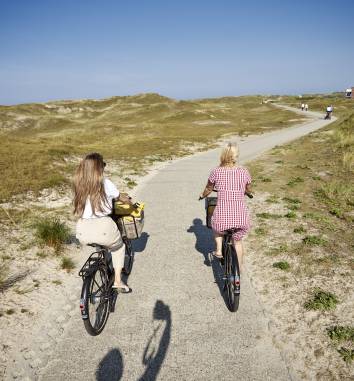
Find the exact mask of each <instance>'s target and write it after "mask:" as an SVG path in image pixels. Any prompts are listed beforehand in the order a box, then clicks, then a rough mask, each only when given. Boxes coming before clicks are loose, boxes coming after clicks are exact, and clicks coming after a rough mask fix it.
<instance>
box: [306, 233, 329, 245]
mask: <svg viewBox="0 0 354 381" xmlns="http://www.w3.org/2000/svg"><path fill="white" fill-rule="evenodd" d="M302 242H303V243H304V244H305V245H309V246H319V245H325V244H326V243H327V241H326V240H325V239H323V238H321V237H318V236H316V235H307V236H306V237H304V238H303V239H302Z"/></svg>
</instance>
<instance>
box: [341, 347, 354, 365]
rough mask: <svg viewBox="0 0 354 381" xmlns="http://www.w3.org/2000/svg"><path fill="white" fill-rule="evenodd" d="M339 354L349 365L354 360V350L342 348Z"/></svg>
mask: <svg viewBox="0 0 354 381" xmlns="http://www.w3.org/2000/svg"><path fill="white" fill-rule="evenodd" d="M338 353H339V354H340V355H341V356H342V359H343V360H344V361H345V362H346V363H347V364H348V363H351V362H352V361H353V360H354V349H349V348H344V347H342V348H340V349H338Z"/></svg>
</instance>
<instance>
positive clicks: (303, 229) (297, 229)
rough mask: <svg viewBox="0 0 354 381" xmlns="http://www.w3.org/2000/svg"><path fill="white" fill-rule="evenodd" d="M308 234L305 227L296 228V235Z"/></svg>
mask: <svg viewBox="0 0 354 381" xmlns="http://www.w3.org/2000/svg"><path fill="white" fill-rule="evenodd" d="M305 232H306V230H305V228H304V227H303V226H298V227H296V228H295V229H294V233H298V234H299V233H305Z"/></svg>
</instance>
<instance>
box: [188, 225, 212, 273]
mask: <svg viewBox="0 0 354 381" xmlns="http://www.w3.org/2000/svg"><path fill="white" fill-rule="evenodd" d="M187 232H188V233H194V234H195V238H196V241H195V249H196V250H197V251H199V253H201V254H203V256H204V264H205V265H206V266H211V262H210V258H209V253H210V252H211V251H213V250H214V242H213V233H212V231H211V229H208V228H207V227H206V226H205V225H203V221H202V220H201V219H200V218H195V219H194V220H193V225H191V226H190V227H189V228H188V230H187Z"/></svg>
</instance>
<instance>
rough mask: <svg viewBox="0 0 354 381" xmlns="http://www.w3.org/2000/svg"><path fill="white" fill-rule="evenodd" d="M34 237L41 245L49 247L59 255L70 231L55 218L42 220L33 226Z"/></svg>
mask: <svg viewBox="0 0 354 381" xmlns="http://www.w3.org/2000/svg"><path fill="white" fill-rule="evenodd" d="M35 229H36V237H37V238H38V240H39V241H40V243H41V244H44V245H48V246H51V247H53V248H54V249H55V252H56V253H59V252H60V250H61V249H62V246H63V244H64V243H65V242H66V241H67V240H68V239H69V237H70V229H69V227H68V226H66V224H65V223H63V222H60V221H59V219H57V218H43V219H41V220H40V221H38V222H37V223H36V224H35Z"/></svg>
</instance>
